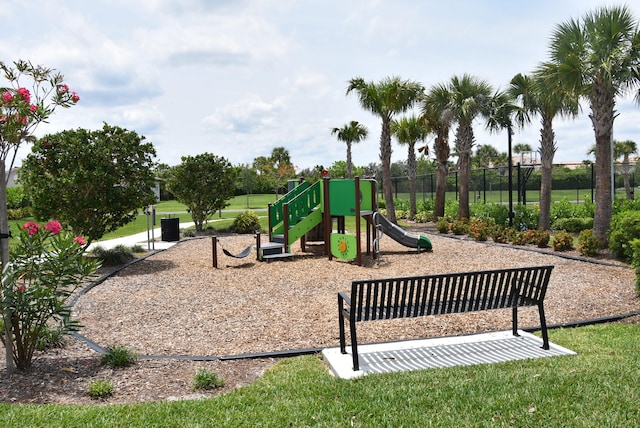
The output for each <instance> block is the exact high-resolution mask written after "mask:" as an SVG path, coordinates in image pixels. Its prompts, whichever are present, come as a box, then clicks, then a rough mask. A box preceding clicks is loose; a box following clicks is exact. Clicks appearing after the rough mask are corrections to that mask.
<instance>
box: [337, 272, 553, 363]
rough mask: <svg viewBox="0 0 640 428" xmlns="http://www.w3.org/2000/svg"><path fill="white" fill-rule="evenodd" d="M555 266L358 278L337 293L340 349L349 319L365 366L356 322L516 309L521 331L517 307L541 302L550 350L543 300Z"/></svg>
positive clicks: (514, 325)
mask: <svg viewBox="0 0 640 428" xmlns="http://www.w3.org/2000/svg"><path fill="white" fill-rule="evenodd" d="M552 269H553V266H538V267H524V268H515V269H500V270H488V271H477V272H463V273H449V274H438V275H427V276H417V277H405V278H389V279H372V280H360V281H353V282H352V283H351V294H347V293H346V292H344V291H342V292H340V293H338V312H339V314H338V319H339V323H340V351H341V352H342V353H343V354H346V353H347V351H346V337H345V321H346V320H347V319H348V320H349V330H350V334H351V353H352V355H353V370H354V371H357V370H359V369H360V366H359V363H358V342H357V336H356V323H358V322H362V321H375V320H383V319H393V318H409V317H419V316H428V315H442V314H453V313H464V312H477V311H484V310H490V309H506V308H512V310H513V317H512V331H513V334H514V336H518V307H524V306H537V307H538V311H539V313H540V327H541V331H542V340H543V346H542V347H543V349H549V337H548V334H547V323H546V319H545V315H544V306H543V300H544V296H545V293H546V291H547V285H548V284H549V278H550V276H551V270H552Z"/></svg>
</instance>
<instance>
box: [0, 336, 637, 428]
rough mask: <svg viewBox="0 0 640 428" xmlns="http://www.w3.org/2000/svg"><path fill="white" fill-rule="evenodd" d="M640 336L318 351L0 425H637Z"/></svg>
mask: <svg viewBox="0 0 640 428" xmlns="http://www.w3.org/2000/svg"><path fill="white" fill-rule="evenodd" d="M639 336H640V325H624V324H611V325H598V326H590V327H582V328H578V329H566V330H552V332H551V339H552V341H553V342H554V343H557V344H559V345H561V346H565V347H567V348H569V349H572V350H574V351H576V352H577V353H578V355H577V356H569V357H555V358H543V359H535V360H528V361H514V362H508V363H501V364H495V365H479V366H469V367H454V368H447V369H434V370H423V371H416V372H407V373H395V374H384V375H370V376H366V377H365V378H361V379H357V380H351V381H347V380H341V379H336V378H333V377H332V376H330V375H329V374H328V373H327V369H326V367H325V366H324V365H323V363H322V362H321V361H320V359H319V358H318V357H309V356H307V357H296V358H291V359H286V360H283V361H281V362H280V363H278V364H277V365H276V366H275V367H274V368H273V369H271V370H269V371H267V373H265V374H264V376H263V377H262V378H261V379H259V380H258V381H257V382H255V383H253V384H251V385H249V386H246V387H243V388H239V389H237V390H234V391H232V392H230V393H228V394H225V395H223V396H220V397H215V398H210V399H205V400H195V401H179V402H160V403H150V404H136V405H113V406H101V405H95V406H63V405H20V406H18V405H8V404H2V405H0V425H1V426H3V427H23V426H47V427H88V426H92V427H101V426H105V427H114V426H117V427H125V426H126V427H154V426H175V427H178V426H179V427H204V426H247V427H249V426H251V427H263V426H265V427H266V426H273V427H280V426H296V427H297V426H327V427H335V426H350V427H378V426H389V427H390V426H393V427H396V426H407V427H409V426H447V427H449V426H456V427H461V426H465V427H466V426H468V427H471V426H473V427H483V426H531V427H537V426H549V427H599V426H610V427H623V426H629V427H630V426H637V423H638V421H639V420H640V406H639V405H638V403H640V388H638V384H640V371H639V370H638V366H639V364H640V353H638V347H637V337H639ZM131 375H132V376H133V377H135V371H134V370H132V374H131ZM116 393H117V391H116Z"/></svg>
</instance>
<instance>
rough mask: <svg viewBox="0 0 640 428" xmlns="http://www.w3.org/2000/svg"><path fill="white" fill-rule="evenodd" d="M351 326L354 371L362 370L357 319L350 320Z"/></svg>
mask: <svg viewBox="0 0 640 428" xmlns="http://www.w3.org/2000/svg"><path fill="white" fill-rule="evenodd" d="M349 326H350V330H351V356H352V357H353V371H354V372H357V371H358V370H360V363H359V362H358V340H357V338H356V321H355V319H350V320H349Z"/></svg>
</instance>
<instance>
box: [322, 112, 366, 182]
mask: <svg viewBox="0 0 640 428" xmlns="http://www.w3.org/2000/svg"><path fill="white" fill-rule="evenodd" d="M368 133H369V131H368V130H367V127H366V126H364V125H362V124H360V123H358V122H357V121H355V120H352V121H351V122H350V123H349V124H347V125H344V126H343V127H342V128H333V129H332V130H331V135H334V134H335V135H336V136H337V137H338V140H339V141H343V142H344V143H346V144H347V174H348V175H349V178H353V162H351V144H353V143H359V142H360V141H362V140H364V139H365V138H367V134H368Z"/></svg>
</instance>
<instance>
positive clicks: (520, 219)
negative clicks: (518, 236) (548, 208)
mask: <svg viewBox="0 0 640 428" xmlns="http://www.w3.org/2000/svg"><path fill="white" fill-rule="evenodd" d="M513 212H514V217H513V224H514V225H517V226H519V227H520V228H521V229H535V228H536V227H538V218H540V208H539V207H538V206H534V205H516V206H514V207H513Z"/></svg>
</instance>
